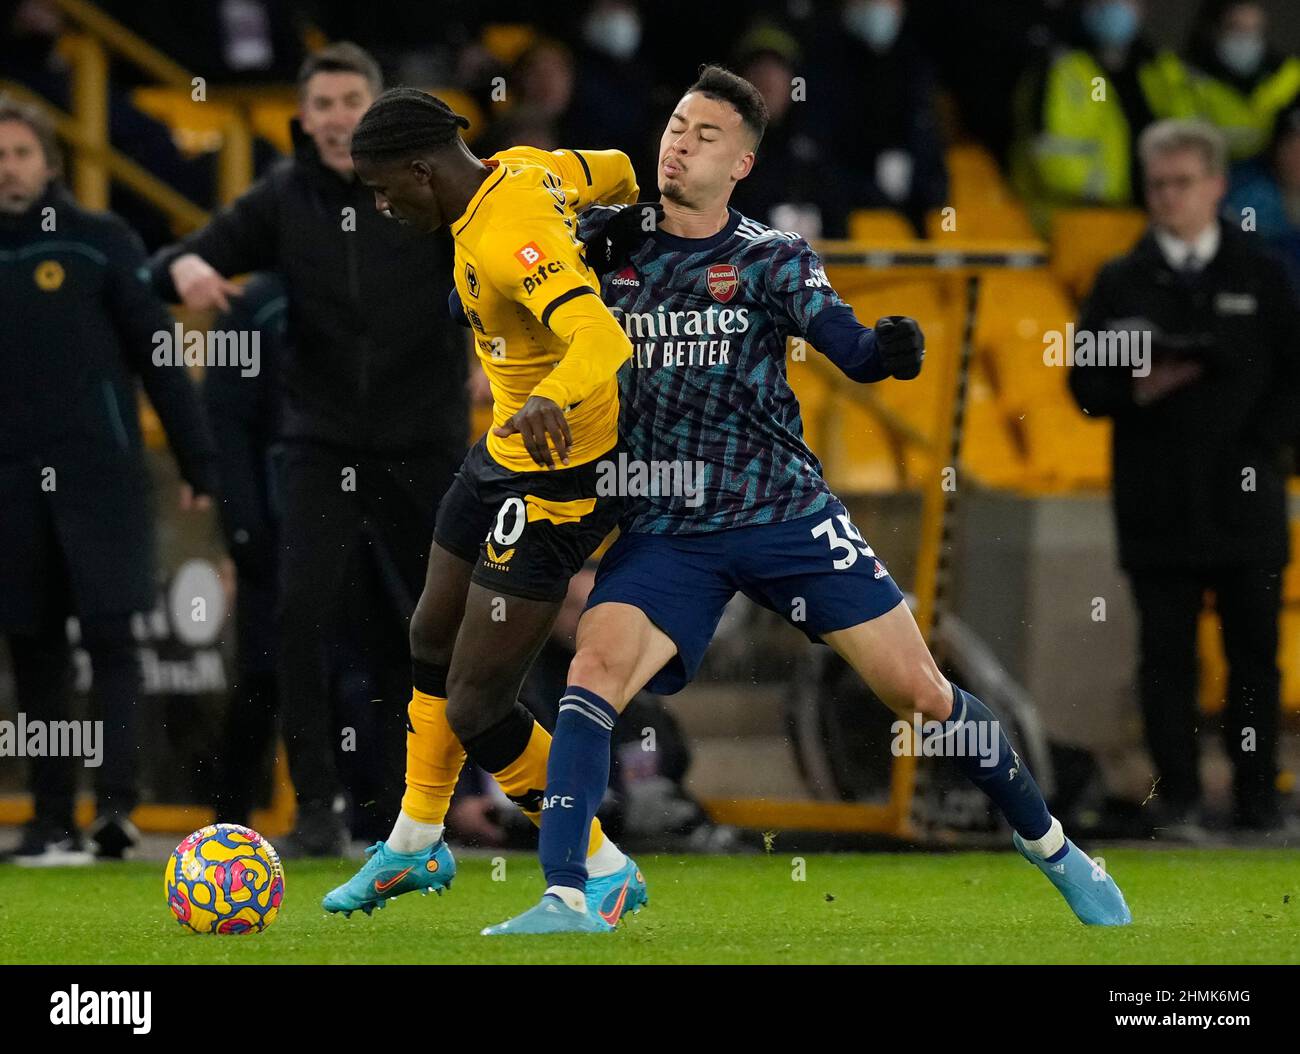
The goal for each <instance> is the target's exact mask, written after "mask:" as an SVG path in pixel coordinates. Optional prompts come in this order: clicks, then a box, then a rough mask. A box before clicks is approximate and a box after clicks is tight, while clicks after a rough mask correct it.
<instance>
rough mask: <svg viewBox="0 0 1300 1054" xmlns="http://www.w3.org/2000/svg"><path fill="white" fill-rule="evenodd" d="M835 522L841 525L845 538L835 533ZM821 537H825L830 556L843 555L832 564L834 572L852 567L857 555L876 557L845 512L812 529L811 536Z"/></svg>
mask: <svg viewBox="0 0 1300 1054" xmlns="http://www.w3.org/2000/svg"><path fill="white" fill-rule="evenodd" d="M836 520H839V521H840V523H841V524H843V526H844V534H845V535H846V537H843V538H842V537H840V535H839V534H837V533H836V531H835V521H836ZM823 535H825V537H826V544H827V545H829V546H830V547H831V555H834V554H835V553H843V554H844V555H843V556H841V557H839V558H838V559H837V560H836V561H835V563H834V567H835V570H836V571H843V570H844V569H845V568H848V567H852V566H853V565H854V564H855V563H856V562H857V559H858V554H859V553H861V554H862V555H863V556H875V555H876V554H875V552H873V551H872V548H871V546H869V545H868V544H867V541H866V539H865V538H863V537H862V535H860V534H859V533H858V529H857V528H856V527H854V526H853V522H852V521H851V520H850V519H849V514H848V513H847V512H841V513H839V514H837V515H836V516H832V517H831V518H830V519H826V520H822V522H821V523H819V524H818V525H817V526H816V527H814V528H813V529H812V536H813V537H814V538H820V537H822V536H823Z"/></svg>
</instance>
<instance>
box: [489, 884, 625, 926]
mask: <svg viewBox="0 0 1300 1054" xmlns="http://www.w3.org/2000/svg"><path fill="white" fill-rule="evenodd" d="M613 932H614V927H613V926H611V925H610V924H609V923H608V922H606V921H605V920H604V919H602V918H601V917H600V916H599V915H597V914H594V913H593V912H591V911H574V910H573V908H571V907H569V905H568V904H566V903H564V901H562V900H561V899H560V898H559V897H557V896H553V895H551V894H550V893H547V894H545V895H544V896H543V897H542V899H541V901H540V902H539V903H537V904H535V905H534V906H533V907H531V908H529V909H528V910H527V911H525V912H524V913H523V914H522V915H516V916H515V917H514V918H513V919H508V920H507V921H505V922H501V923H498V924H497V925H495V926H488V927H487V928H486V929H484V930H483V931H482V933H483V936H484V937H502V936H511V935H514V934H525V933H613Z"/></svg>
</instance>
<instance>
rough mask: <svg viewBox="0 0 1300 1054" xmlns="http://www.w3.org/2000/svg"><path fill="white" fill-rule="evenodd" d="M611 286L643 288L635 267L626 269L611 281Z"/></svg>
mask: <svg viewBox="0 0 1300 1054" xmlns="http://www.w3.org/2000/svg"><path fill="white" fill-rule="evenodd" d="M609 284H610V285H630V286H633V287H635V288H637V289H640V288H641V279H639V278H638V277H637V276H636V269H635V268H633V267H630V266H629V267H624V268H623V270H621V271H619V272H618V274H616V275H615V276H614V277H613V278H611V279H610V280H609Z"/></svg>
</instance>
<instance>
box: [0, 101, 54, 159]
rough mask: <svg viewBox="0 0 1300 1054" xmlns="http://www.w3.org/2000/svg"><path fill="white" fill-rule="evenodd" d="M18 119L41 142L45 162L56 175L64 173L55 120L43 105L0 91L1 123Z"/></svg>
mask: <svg viewBox="0 0 1300 1054" xmlns="http://www.w3.org/2000/svg"><path fill="white" fill-rule="evenodd" d="M9 121H17V122H18V123H19V124H25V125H26V126H27V127H28V128H30V129H31V130H32V135H34V136H36V140H37V142H39V143H40V144H41V153H43V154H44V155H45V164H46V166H47V167H48V168H49V169H50V171H52V172H53V173H54V174H55V176H56V177H57V176H62V175H63V151H62V149H60V147H59V137H58V135H56V134H55V131H54V122H53V120H51V118H50V116H49V114H47V113H46V112H45V110H43V109H42V108H41V107H39V106H35V105H29V104H28V103H25V102H23V101H22V100H20V99H16V98H14V97H13V96H12V95H8V94H6V93H4V92H0V124H6V123H8V122H9Z"/></svg>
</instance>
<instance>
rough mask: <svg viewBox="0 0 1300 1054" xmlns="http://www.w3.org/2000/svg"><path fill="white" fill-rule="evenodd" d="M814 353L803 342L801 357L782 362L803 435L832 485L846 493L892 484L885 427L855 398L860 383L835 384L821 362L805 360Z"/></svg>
mask: <svg viewBox="0 0 1300 1054" xmlns="http://www.w3.org/2000/svg"><path fill="white" fill-rule="evenodd" d="M816 354H817V352H816V351H815V350H814V349H812V348H806V349H805V351H804V355H805V358H804V359H802V360H800V359H796V358H795V357H794V356H793V354H792V355H791V356H790V358H789V359H788V360H787V363H786V375H787V376H788V378H789V380H790V387H791V388H792V389H793V390H794V393H795V396H796V397H797V398H798V400H799V409H800V413H801V416H802V418H803V427H804V441H805V442H806V443H807V444H808V446H809V448H810V449H811V450H812V451H813V453H814V454H816V455H817V457H818V459H819V460H821V462H822V465H823V468H824V470H825V471H826V474H827V479H828V481H829V482H830V484H831V486H833V487H835V488H837V489H841V490H844V491H845V492H847V493H863V492H869V491H882V490H893V489H895V488H896V487H897V486H898V482H899V480H898V464H897V458H896V456H895V453H894V447H893V445H892V443H891V440H890V437H889V434H888V431H887V429H886V428H885V427H884V426H883V425H882V424H880V423H879V422H878V421H877V420H876V419H875V418H874V416H873V415H872V414H871V413H869V412H868V411H867V410H866V409H865V407H864V406H863V405H862V403H861V402H860V401H857V400H855V398H854V394H855V393H856V392H857V391H858V390H859V389H857V388H856V387H855V386H852V385H848V386H847V387H842V388H841V391H839V392H837V391H836V390H835V387H834V385H833V384H832V382H831V381H830V380H828V379H827V377H826V371H825V370H824V369H822V368H821V365H822V364H820V363H818V364H814V363H811V362H810V361H809V359H810V358H811V357H812V356H814V355H816Z"/></svg>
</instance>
